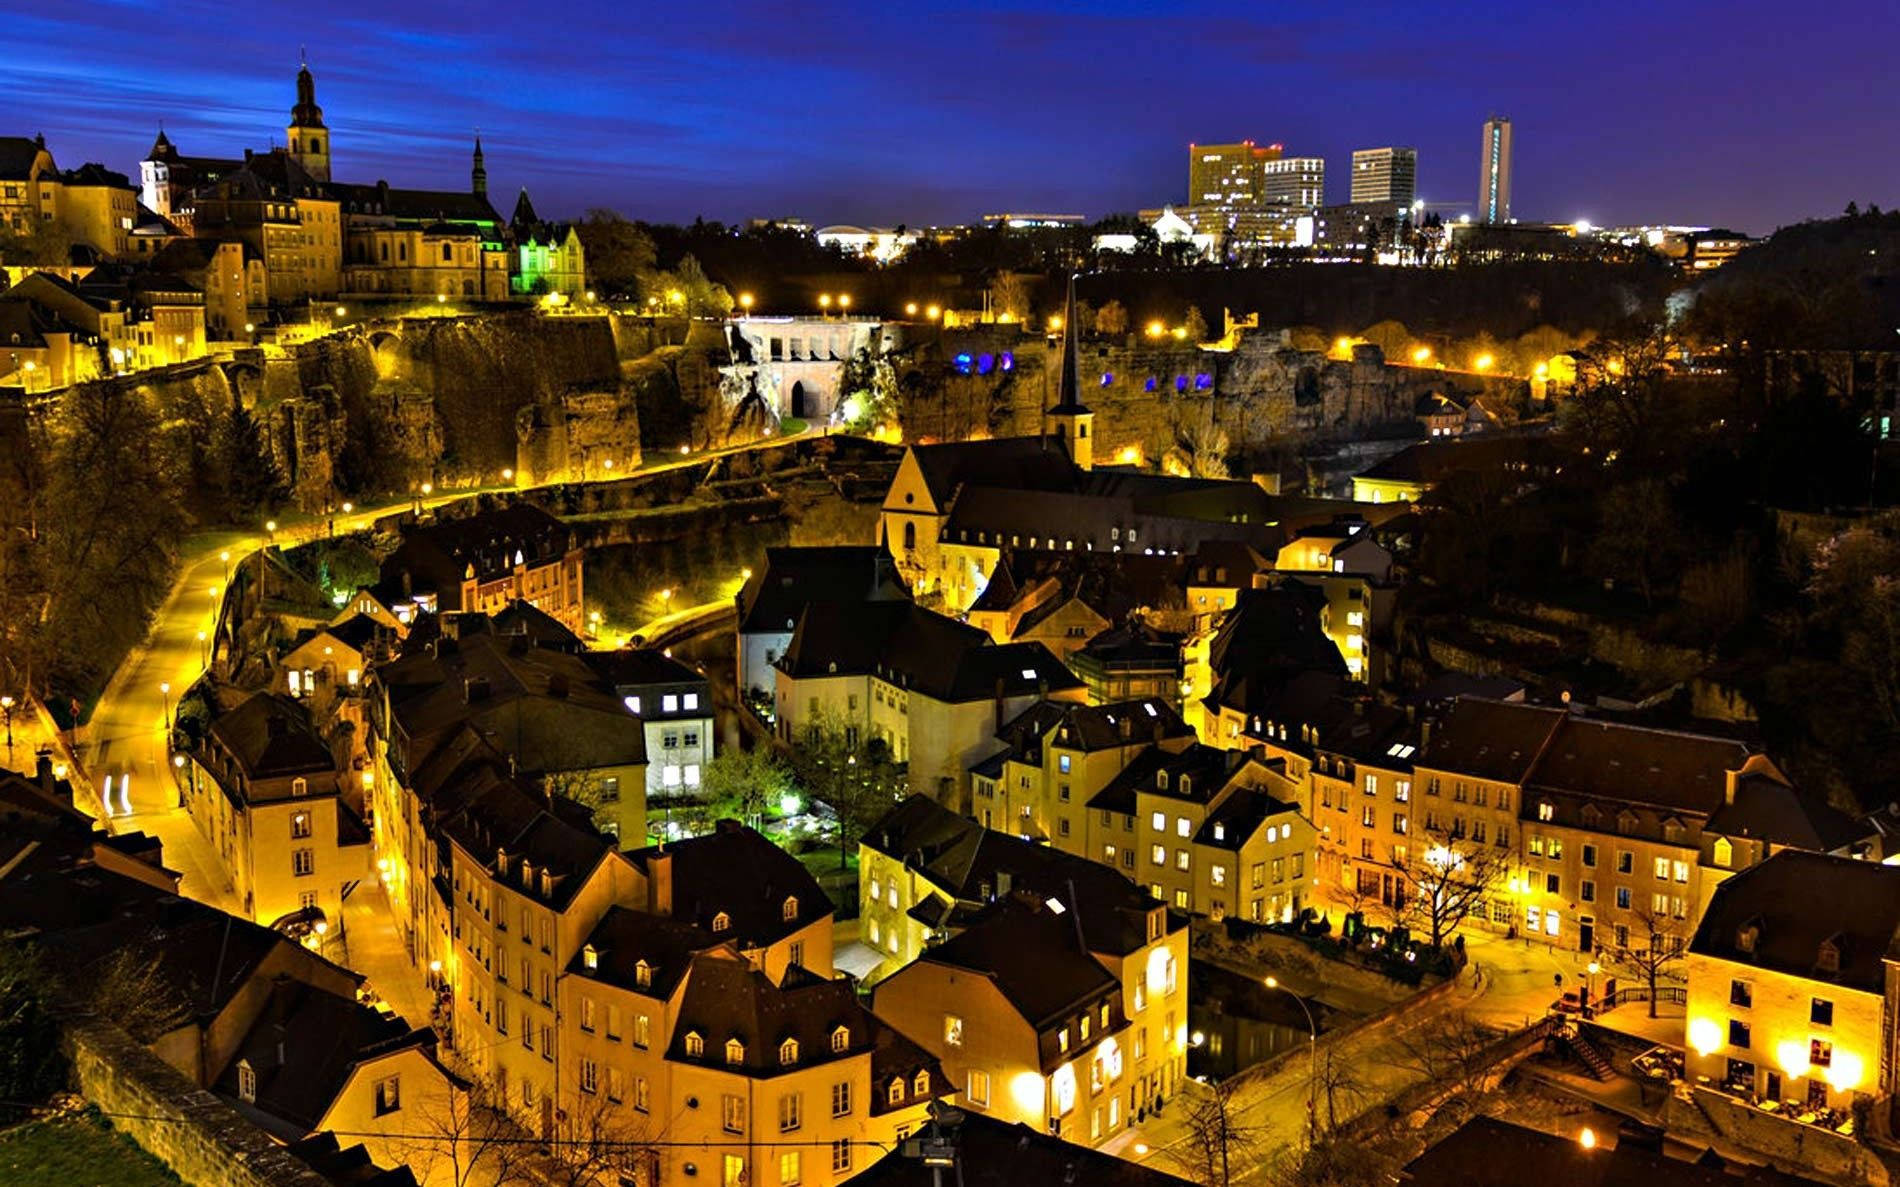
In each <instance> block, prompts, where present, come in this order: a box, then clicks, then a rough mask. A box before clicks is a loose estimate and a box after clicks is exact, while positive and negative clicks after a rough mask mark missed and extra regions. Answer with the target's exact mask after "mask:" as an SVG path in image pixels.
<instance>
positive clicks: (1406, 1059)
mask: <svg viewBox="0 0 1900 1187" xmlns="http://www.w3.org/2000/svg"><path fill="white" fill-rule="evenodd" d="M1501 1033H1502V1032H1500V1031H1498V1030H1496V1029H1494V1028H1492V1027H1489V1026H1486V1025H1484V1024H1483V1023H1481V1022H1479V1021H1478V1020H1477V1019H1475V1018H1473V1017H1472V1016H1471V1015H1470V1014H1469V1013H1467V1012H1466V1011H1464V1010H1450V1011H1445V1012H1442V1013H1437V1014H1433V1015H1432V1016H1431V1017H1429V1018H1427V1019H1426V1020H1425V1021H1423V1022H1421V1023H1419V1024H1418V1025H1416V1026H1413V1027H1411V1028H1409V1029H1407V1030H1404V1031H1401V1032H1400V1033H1399V1034H1398V1035H1397V1036H1396V1038H1395V1039H1394V1041H1393V1044H1392V1047H1391V1054H1390V1055H1388V1056H1387V1057H1386V1060H1385V1062H1386V1063H1387V1065H1388V1066H1390V1067H1394V1068H1397V1069H1399V1070H1401V1071H1406V1072H1410V1073H1412V1074H1414V1075H1416V1076H1417V1077H1419V1078H1420V1079H1421V1080H1424V1081H1425V1082H1426V1083H1430V1084H1438V1085H1442V1086H1443V1087H1445V1088H1446V1089H1448V1090H1449V1092H1450V1095H1451V1097H1452V1099H1454V1100H1458V1101H1466V1100H1469V1099H1471V1098H1472V1097H1474V1096H1476V1095H1477V1094H1478V1091H1479V1090H1480V1089H1481V1088H1482V1086H1483V1083H1484V1078H1485V1073H1486V1072H1487V1071H1488V1070H1489V1069H1490V1067H1491V1065H1492V1064H1493V1063H1494V1062H1495V1060H1493V1059H1492V1046H1493V1045H1494V1044H1495V1043H1496V1042H1497V1039H1498V1037H1499V1035H1500V1034H1501Z"/></svg>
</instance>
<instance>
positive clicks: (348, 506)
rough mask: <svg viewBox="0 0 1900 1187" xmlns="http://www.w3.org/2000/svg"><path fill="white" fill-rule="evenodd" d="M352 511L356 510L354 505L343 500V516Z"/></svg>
mask: <svg viewBox="0 0 1900 1187" xmlns="http://www.w3.org/2000/svg"><path fill="white" fill-rule="evenodd" d="M354 510H356V504H355V503H352V502H349V501H348V500H345V501H344V503H343V514H345V515H348V514H349V513H350V512H352V511H354Z"/></svg>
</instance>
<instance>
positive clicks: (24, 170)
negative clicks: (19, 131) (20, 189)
mask: <svg viewBox="0 0 1900 1187" xmlns="http://www.w3.org/2000/svg"><path fill="white" fill-rule="evenodd" d="M45 151H46V145H45V143H44V142H42V141H39V140H35V139H32V138H30V137H26V136H0V181H25V180H27V178H29V177H31V176H32V175H33V162H35V161H37V160H39V157H40V154H41V153H42V152H45Z"/></svg>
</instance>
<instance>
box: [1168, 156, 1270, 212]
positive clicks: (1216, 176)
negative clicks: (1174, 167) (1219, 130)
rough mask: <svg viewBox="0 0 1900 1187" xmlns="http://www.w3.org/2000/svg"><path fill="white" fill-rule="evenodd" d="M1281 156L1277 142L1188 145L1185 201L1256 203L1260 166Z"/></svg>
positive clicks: (1218, 203)
mask: <svg viewBox="0 0 1900 1187" xmlns="http://www.w3.org/2000/svg"><path fill="white" fill-rule="evenodd" d="M1279 159H1280V146H1279V145H1277V144H1266V145H1259V144H1255V143H1254V142H1253V141H1251V140H1243V141H1241V142H1240V143H1238V144H1190V145H1188V204H1189V205H1191V206H1195V205H1207V206H1258V205H1260V195H1261V186H1262V178H1261V166H1263V165H1264V164H1266V163H1267V162H1269V161H1277V160H1279Z"/></svg>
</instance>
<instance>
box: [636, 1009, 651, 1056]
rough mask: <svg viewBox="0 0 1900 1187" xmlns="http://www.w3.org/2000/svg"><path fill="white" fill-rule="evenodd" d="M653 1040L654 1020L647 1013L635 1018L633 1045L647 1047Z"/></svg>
mask: <svg viewBox="0 0 1900 1187" xmlns="http://www.w3.org/2000/svg"><path fill="white" fill-rule="evenodd" d="M652 1041H653V1020H652V1019H650V1018H648V1017H647V1016H646V1015H645V1014H642V1015H640V1016H639V1017H638V1018H635V1019H634V1020H633V1045H634V1046H636V1047H639V1048H641V1049H643V1050H644V1049H645V1048H646V1047H647V1046H648V1045H649V1044H651V1042H652Z"/></svg>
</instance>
